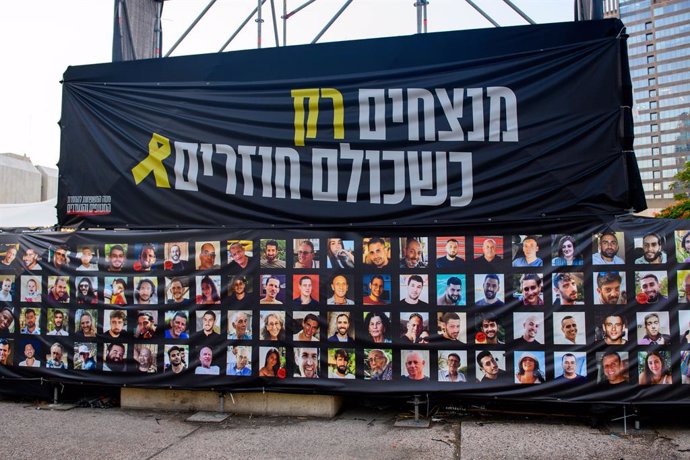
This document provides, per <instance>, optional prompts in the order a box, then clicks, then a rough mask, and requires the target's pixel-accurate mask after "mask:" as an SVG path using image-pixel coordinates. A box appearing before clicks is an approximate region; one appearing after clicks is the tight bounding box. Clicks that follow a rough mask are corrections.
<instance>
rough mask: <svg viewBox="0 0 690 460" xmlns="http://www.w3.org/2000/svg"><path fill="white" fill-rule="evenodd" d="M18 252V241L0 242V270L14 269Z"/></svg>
mask: <svg viewBox="0 0 690 460" xmlns="http://www.w3.org/2000/svg"><path fill="white" fill-rule="evenodd" d="M18 253H19V243H9V244H0V271H3V270H14V269H15V267H16V265H17V263H18V261H17V254H18Z"/></svg>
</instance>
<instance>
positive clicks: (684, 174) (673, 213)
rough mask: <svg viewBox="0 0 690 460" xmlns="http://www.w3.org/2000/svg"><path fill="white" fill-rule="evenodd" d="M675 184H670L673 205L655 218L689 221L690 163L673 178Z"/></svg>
mask: <svg viewBox="0 0 690 460" xmlns="http://www.w3.org/2000/svg"><path fill="white" fill-rule="evenodd" d="M675 179H676V180H675V182H673V184H671V190H672V191H673V192H675V193H674V195H673V198H674V199H675V200H676V202H675V203H673V204H672V205H670V206H668V207H667V208H664V209H662V210H661V212H659V214H657V216H656V217H659V218H662V219H690V193H689V192H690V161H688V162H686V163H685V167H683V169H682V170H681V171H679V172H678V174H676V176H675Z"/></svg>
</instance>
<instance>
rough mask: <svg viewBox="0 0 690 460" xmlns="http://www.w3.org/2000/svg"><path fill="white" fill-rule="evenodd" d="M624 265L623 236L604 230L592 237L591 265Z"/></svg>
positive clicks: (619, 233) (621, 233)
mask: <svg viewBox="0 0 690 460" xmlns="http://www.w3.org/2000/svg"><path fill="white" fill-rule="evenodd" d="M624 263H625V235H624V234H623V232H614V231H612V230H605V231H603V232H601V233H596V234H594V235H593V236H592V264H593V265H614V264H615V265H622V264H624Z"/></svg>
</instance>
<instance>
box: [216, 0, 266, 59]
mask: <svg viewBox="0 0 690 460" xmlns="http://www.w3.org/2000/svg"><path fill="white" fill-rule="evenodd" d="M265 1H266V0H263V2H265ZM263 2H262V3H263ZM256 11H257V8H254V11H252V12H251V13H250V14H249V16H247V19H245V20H244V21H243V22H242V24H240V26H239V27H238V28H237V30H236V31H235V32H234V33H233V34H232V35H231V36H230V38H228V41H226V42H225V43H224V44H223V46H222V47H221V48H220V50H219V51H218V52H219V53H222V52H223V51H224V50H225V48H227V47H228V45H229V44H230V42H231V41H232V40H233V39H234V38H235V37H237V34H239V33H240V31H241V30H242V29H243V28H244V26H246V25H247V23H248V22H249V20H250V19H251V18H252V17H254V15H255V14H256Z"/></svg>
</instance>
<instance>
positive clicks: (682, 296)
mask: <svg viewBox="0 0 690 460" xmlns="http://www.w3.org/2000/svg"><path fill="white" fill-rule="evenodd" d="M22 278H23V277H22ZM676 280H677V282H678V302H680V303H688V298H690V270H678V271H677V276H676ZM22 283H23V282H22Z"/></svg>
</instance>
